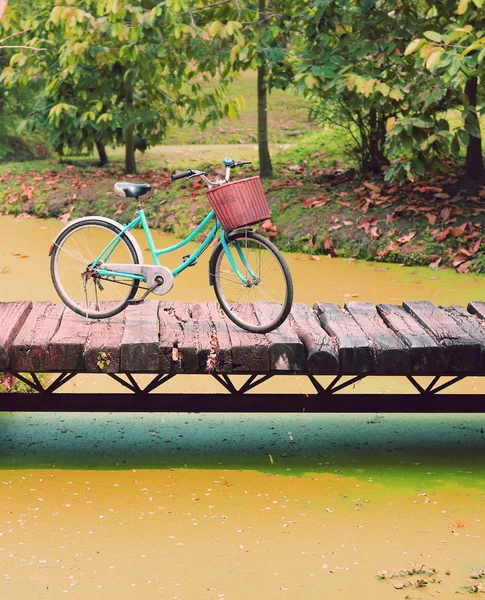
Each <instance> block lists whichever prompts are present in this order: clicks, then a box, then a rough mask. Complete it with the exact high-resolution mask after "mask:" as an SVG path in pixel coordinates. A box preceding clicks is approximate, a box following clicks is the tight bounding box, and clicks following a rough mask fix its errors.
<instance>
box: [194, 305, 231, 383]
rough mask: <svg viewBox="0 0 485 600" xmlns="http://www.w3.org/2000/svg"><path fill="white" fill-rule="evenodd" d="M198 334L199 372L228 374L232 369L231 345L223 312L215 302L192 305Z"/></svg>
mask: <svg viewBox="0 0 485 600" xmlns="http://www.w3.org/2000/svg"><path fill="white" fill-rule="evenodd" d="M190 309H191V314H192V319H193V321H194V329H195V333H196V345H197V360H198V371H199V372H202V373H212V372H217V373H228V372H230V371H231V369H232V357H231V343H230V340H229V333H228V331H227V325H226V323H225V321H224V318H223V317H222V315H221V311H220V310H219V308H218V305H217V304H216V303H215V302H199V303H197V304H191V307H190Z"/></svg>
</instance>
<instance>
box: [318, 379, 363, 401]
mask: <svg viewBox="0 0 485 600" xmlns="http://www.w3.org/2000/svg"><path fill="white" fill-rule="evenodd" d="M307 377H308V379H309V380H310V381H311V382H312V384H313V387H314V388H315V389H316V391H317V393H318V394H319V395H320V396H328V395H330V394H335V392H338V391H339V390H343V389H345V388H346V387H349V386H350V385H353V384H354V383H357V381H360V380H361V379H365V378H366V377H367V376H366V375H356V376H355V377H352V378H351V379H349V380H348V381H344V382H343V383H341V384H340V385H337V383H338V382H339V381H340V380H341V379H342V375H336V376H335V377H334V379H333V380H332V381H331V382H330V383H329V385H328V386H327V387H326V388H325V387H323V385H322V384H321V383H320V382H319V381H317V379H316V378H315V376H314V375H308V376H307Z"/></svg>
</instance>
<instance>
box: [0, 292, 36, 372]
mask: <svg viewBox="0 0 485 600" xmlns="http://www.w3.org/2000/svg"><path fill="white" fill-rule="evenodd" d="M31 310H32V302H8V303H7V302H0V371H2V370H5V368H6V366H7V353H8V350H9V348H10V346H11V345H12V342H13V341H14V339H15V337H16V336H17V334H18V332H19V331H20V329H21V327H22V325H23V324H24V323H25V320H26V319H27V316H28V315H29V312H30V311H31Z"/></svg>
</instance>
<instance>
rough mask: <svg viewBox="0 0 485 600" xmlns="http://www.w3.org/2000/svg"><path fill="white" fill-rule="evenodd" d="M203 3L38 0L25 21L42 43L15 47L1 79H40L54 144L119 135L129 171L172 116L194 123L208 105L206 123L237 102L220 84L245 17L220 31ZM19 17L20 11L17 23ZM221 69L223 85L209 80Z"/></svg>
mask: <svg viewBox="0 0 485 600" xmlns="http://www.w3.org/2000/svg"><path fill="white" fill-rule="evenodd" d="M206 8H207V7H205V6H204V5H201V4H200V3H198V2H196V0H192V1H185V0H171V1H170V2H164V3H159V2H156V1H155V0H147V1H146V2H144V3H143V6H140V5H139V4H138V3H131V2H130V1H129V0H100V1H97V0H81V1H79V2H76V4H75V5H56V6H54V7H52V5H51V3H49V2H44V1H42V0H37V3H36V4H35V7H33V14H32V17H31V18H30V19H29V20H28V22H27V23H26V24H27V25H28V27H30V28H31V31H32V33H31V37H30V42H31V43H38V42H40V41H41V42H42V45H43V46H44V47H45V49H46V51H45V52H44V53H43V55H42V57H37V56H36V57H31V56H29V55H28V54H26V53H25V52H19V53H18V54H16V55H14V56H13V57H12V59H11V61H10V65H9V66H8V67H7V68H5V69H4V70H3V73H2V76H1V78H0V81H4V82H5V83H6V84H23V85H28V84H29V81H30V80H31V79H32V77H36V78H42V79H43V80H44V82H45V92H44V95H43V98H42V99H41V100H42V102H39V104H38V109H37V110H36V112H35V116H36V121H37V123H39V124H49V125H50V126H51V130H52V142H53V144H54V146H55V147H56V148H57V150H58V151H59V152H62V149H63V148H64V147H69V148H71V149H74V150H81V149H88V150H91V149H92V148H93V147H94V145H96V146H98V147H99V148H102V146H104V145H105V144H108V143H111V144H118V145H121V144H123V145H124V146H125V170H126V172H127V173H133V172H135V171H136V162H135V147H136V146H137V145H139V146H142V147H149V146H151V145H153V144H156V143H158V142H160V141H161V140H162V139H163V137H164V136H165V133H166V129H167V126H168V124H169V123H170V124H172V123H179V124H180V123H182V122H187V121H188V122H190V123H192V124H194V123H195V117H196V115H197V114H198V113H199V111H202V112H203V120H202V125H204V124H205V123H207V122H209V121H211V120H217V119H219V118H220V117H221V116H223V115H227V114H234V113H235V111H236V104H235V102H233V101H228V100H226V99H225V94H224V91H225V84H226V83H227V81H229V80H230V77H231V72H230V69H229V68H228V64H227V60H226V59H227V57H228V54H229V51H230V48H231V47H232V45H233V37H234V36H235V35H237V31H238V28H239V25H238V24H237V23H230V22H229V23H227V24H226V25H225V26H224V27H221V28H219V29H218V30H216V31H214V29H211V21H210V13H211V11H210V10H207V11H206V10H205V9H206ZM209 8H210V7H209ZM22 19H23V17H22V15H20V14H17V15H16V23H17V25H20V23H21V22H22ZM215 77H219V86H218V87H216V88H214V87H210V84H211V83H212V81H213V79H214V78H215Z"/></svg>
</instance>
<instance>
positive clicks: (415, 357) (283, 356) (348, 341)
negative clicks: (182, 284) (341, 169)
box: [0, 301, 485, 375]
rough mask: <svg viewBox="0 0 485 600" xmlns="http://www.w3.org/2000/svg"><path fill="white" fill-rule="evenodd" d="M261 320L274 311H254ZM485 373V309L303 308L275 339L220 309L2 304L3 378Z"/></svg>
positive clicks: (266, 307)
mask: <svg viewBox="0 0 485 600" xmlns="http://www.w3.org/2000/svg"><path fill="white" fill-rule="evenodd" d="M251 310H252V311H253V316H254V318H255V319H257V318H258V315H259V316H261V315H262V312H263V311H264V312H266V313H268V312H271V311H273V312H274V311H275V310H276V309H275V307H274V306H273V305H271V304H267V303H265V304H263V305H258V304H256V305H254V306H252V307H251ZM6 370H8V371H11V372H88V373H90V372H108V373H117V372H119V373H123V372H124V373H170V374H176V373H235V374H237V373H245V374H251V373H254V374H257V373H278V372H281V373H309V374H312V375H332V374H334V375H346V374H347V375H366V374H372V373H374V374H397V375H454V374H463V375H466V374H475V375H481V374H484V375H485V303H483V302H471V303H470V304H469V305H468V308H467V309H465V308H463V307H459V306H451V307H437V306H435V305H434V304H433V303H432V302H429V301H424V302H405V303H404V304H403V306H395V305H390V304H381V305H378V306H374V305H373V304H370V303H367V302H349V303H348V304H346V305H345V307H344V308H341V307H340V306H338V305H336V304H330V303H323V302H317V303H315V305H314V307H313V308H310V307H309V306H307V305H305V304H295V305H294V306H293V308H292V311H291V314H290V317H289V318H288V320H287V321H286V322H285V323H284V324H283V325H282V326H280V327H279V328H278V329H277V330H275V331H272V332H270V333H268V334H264V335H262V334H255V333H248V332H246V331H243V330H242V329H240V328H239V327H237V326H236V325H235V324H233V323H232V322H231V321H229V320H228V319H227V318H226V317H225V315H224V314H223V313H222V311H221V310H220V308H219V306H218V305H217V304H216V303H215V302H203V303H192V304H188V303H184V302H166V301H163V302H158V301H150V302H146V303H145V304H142V305H138V306H130V307H128V308H127V309H126V310H125V311H124V312H123V313H121V314H119V315H116V316H115V317H112V318H111V319H106V320H101V321H86V319H85V318H84V317H80V316H78V315H76V314H75V313H73V312H72V311H70V310H69V309H68V308H66V307H64V305H62V304H52V303H51V302H38V303H35V304H32V303H30V302H12V303H0V371H6Z"/></svg>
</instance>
